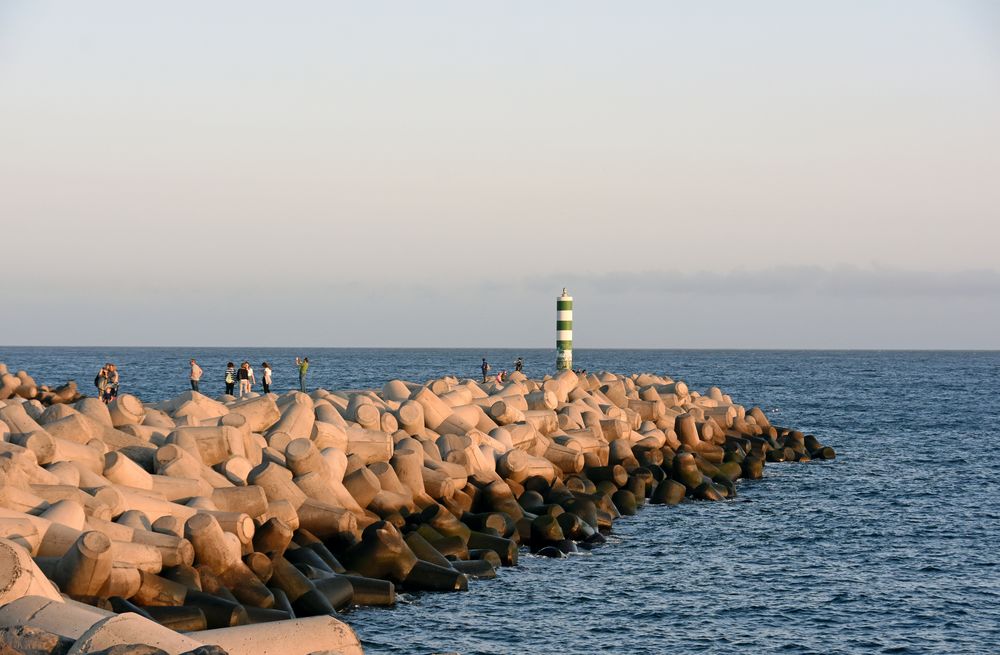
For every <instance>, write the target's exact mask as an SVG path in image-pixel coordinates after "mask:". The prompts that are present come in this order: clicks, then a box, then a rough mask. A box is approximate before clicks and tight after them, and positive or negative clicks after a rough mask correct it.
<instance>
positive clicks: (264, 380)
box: [260, 362, 271, 393]
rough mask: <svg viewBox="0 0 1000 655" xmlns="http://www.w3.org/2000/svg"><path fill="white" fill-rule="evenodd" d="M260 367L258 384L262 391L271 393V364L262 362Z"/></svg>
mask: <svg viewBox="0 0 1000 655" xmlns="http://www.w3.org/2000/svg"><path fill="white" fill-rule="evenodd" d="M260 368H261V370H262V371H263V372H262V373H261V374H260V384H261V386H263V388H264V393H271V365H270V364H268V363H267V362H264V363H263V364H261V365H260Z"/></svg>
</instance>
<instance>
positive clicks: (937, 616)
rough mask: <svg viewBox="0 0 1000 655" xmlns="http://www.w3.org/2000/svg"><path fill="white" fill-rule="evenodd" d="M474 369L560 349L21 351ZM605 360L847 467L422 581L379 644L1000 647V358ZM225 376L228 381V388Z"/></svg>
mask: <svg viewBox="0 0 1000 655" xmlns="http://www.w3.org/2000/svg"><path fill="white" fill-rule="evenodd" d="M297 354H303V355H308V356H309V357H310V360H311V361H312V363H313V365H312V368H311V369H310V374H309V384H310V386H326V387H328V388H361V387H370V386H380V385H381V384H382V383H383V382H385V381H386V380H388V379H390V378H393V377H401V378H405V379H412V380H426V379H428V378H431V377H435V376H439V375H443V374H455V375H460V376H470V377H471V376H474V375H476V373H477V372H478V365H479V361H480V357H481V356H483V355H486V356H487V357H489V358H490V361H491V362H492V363H493V365H494V367H495V368H500V367H508V368H509V367H512V362H513V360H514V358H515V357H516V356H518V355H523V356H525V360H526V363H527V372H528V373H529V374H539V375H540V374H542V373H544V372H547V371H549V370H551V368H552V365H553V362H554V352H553V351H551V350H528V351H513V350H504V351H501V350H490V351H483V350H458V349H454V350H413V349H376V350H370V349H330V350H311V351H308V352H306V351H302V352H297V351H292V350H287V349H238V348H233V349H224V350H222V349H206V348H200V349H175V348H127V349H89V348H5V347H0V361H3V362H6V363H7V364H8V366H10V367H11V368H12V369H17V368H24V369H27V370H29V371H30V372H31V373H32V374H33V375H35V377H36V379H37V380H38V381H39V382H44V383H48V384H60V383H62V382H64V381H65V380H66V379H67V378H70V377H72V378H75V379H77V380H78V381H79V382H80V384H81V387H82V388H83V389H84V390H85V391H86V390H87V389H88V388H89V385H90V383H91V381H92V379H93V376H94V374H95V372H96V369H97V368H99V366H100V364H101V363H102V362H104V361H112V362H115V363H117V364H118V365H119V368H120V370H121V372H122V388H123V390H124V391H128V392H131V393H136V394H137V395H139V396H140V397H142V398H144V399H148V400H156V399H160V398H162V397H165V396H167V395H171V394H175V393H177V392H180V391H182V390H184V389H185V388H186V387H187V381H186V371H187V368H186V367H187V360H188V358H189V357H191V356H195V357H197V358H198V359H199V361H200V362H201V363H202V365H203V366H204V368H205V371H206V378H205V382H203V388H204V389H207V390H209V391H213V392H221V391H222V371H223V369H224V366H225V362H226V360H227V358H231V359H233V360H234V361H237V362H238V361H241V360H243V359H249V360H250V361H252V362H253V363H254V364H255V365H257V364H259V363H260V362H261V361H262V360H264V359H268V360H269V361H271V362H272V363H273V364H274V370H275V387H276V389H277V390H278V391H281V390H284V389H287V388H289V387H292V386H295V385H296V384H297V377H296V373H295V369H294V361H293V359H294V356H295V355H297ZM575 356H576V365H577V366H578V367H581V368H586V369H588V370H600V369H607V370H613V371H619V372H638V371H654V372H662V373H667V374H670V375H672V376H674V377H675V378H680V379H684V380H686V381H687V382H688V384H689V385H691V387H692V388H696V389H704V388H705V387H707V386H709V385H713V384H715V385H719V386H721V387H722V388H723V390H724V391H726V392H727V393H731V394H732V396H733V398H734V400H736V401H737V402H741V403H743V404H746V405H747V406H750V405H753V404H759V405H760V406H761V407H762V408H763V409H765V411H767V412H768V414H769V416H770V417H771V419H772V421H773V422H775V423H777V424H780V425H787V426H793V427H797V428H800V429H802V430H804V431H807V432H812V433H814V434H816V435H817V436H818V437H819V438H820V440H821V441H823V442H824V443H826V444H829V445H832V446H834V447H835V448H836V449H837V452H838V458H837V459H836V460H835V461H832V462H812V463H808V464H768V465H767V467H766V469H765V476H764V479H763V480H759V481H754V482H741V483H740V484H739V487H738V489H739V497H738V498H737V499H735V500H732V501H725V502H720V503H698V502H686V503H683V504H682V505H680V506H678V507H649V506H647V507H646V508H645V509H644V510H643V511H641V512H640V513H639V515H638V516H635V517H629V518H625V519H622V520H621V521H619V522H617V523H616V524H615V530H614V533H613V535H612V537H611V539H610V540H609V543H608V545H606V546H604V547H602V548H599V549H597V550H594V551H591V552H589V553H586V554H581V555H574V556H571V557H570V558H568V559H566V560H549V559H543V558H535V557H532V556H529V555H527V554H522V559H521V563H520V565H519V566H518V567H516V568H512V569H503V570H501V572H500V575H499V577H498V578H497V579H495V580H488V581H473V582H472V583H471V584H470V591H469V592H468V593H461V594H415V595H409V594H406V595H403V596H402V597H401V602H400V603H399V605H398V606H397V607H395V608H393V609H357V610H354V611H352V612H349V613H348V614H346V615H345V616H344V619H345V620H346V621H347V622H348V623H350V624H351V625H352V626H353V627H354V629H355V630H356V631H357V633H358V635H359V636H360V637H361V639H362V640H363V642H364V644H365V648H366V652H368V653H432V652H442V651H454V652H460V653H465V654H469V655H471V654H474V653H591V652H607V653H637V654H638V653H649V654H659V653H733V652H738V653H781V654H798V653H1000V484H998V481H997V476H998V468H997V465H996V463H995V462H994V457H995V454H996V452H997V444H996V442H997V441H998V425H1000V394H998V392H1000V384H998V373H1000V353H996V352H895V351H892V352H874V351H872V352H868V351H853V352H835V351H806V352H798V351H691V350H680V351H671V350H591V351H586V350H579V351H577V352H576V353H575ZM214 387H217V388H214Z"/></svg>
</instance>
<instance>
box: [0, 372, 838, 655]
mask: <svg viewBox="0 0 1000 655" xmlns="http://www.w3.org/2000/svg"><path fill="white" fill-rule="evenodd" d="M0 383H2V386H0V641H2V642H3V644H5V646H0V647H6V648H7V650H6V651H4V652H29V651H30V652H32V653H43V652H44V653H91V652H149V653H161V652H162V653H171V654H180V653H193V652H198V653H204V654H206V655H208V654H209V653H220V652H229V653H233V654H236V653H250V652H253V653H260V654H273V655H299V654H301V655H305V654H307V653H320V652H328V653H360V652H361V646H360V643H359V641H358V639H357V637H356V635H355V634H354V632H353V631H352V630H351V629H350V628H349V627H348V626H347V625H345V624H344V623H343V622H342V621H340V620H338V619H337V618H336V615H337V613H338V612H340V611H342V610H344V609H347V608H349V607H352V606H357V605H392V604H393V603H394V602H395V595H396V592H397V590H406V591H430V592H440V591H463V590H466V589H468V581H469V579H470V578H491V577H494V576H495V575H497V570H498V569H500V568H501V567H504V566H512V565H516V564H517V560H518V555H519V552H521V549H522V548H527V549H529V550H530V552H532V553H537V554H538V555H545V556H551V557H562V556H563V555H564V554H566V553H569V552H573V551H575V550H577V549H578V548H592V547H594V546H595V545H598V544H600V543H602V542H603V540H604V535H605V534H607V533H608V532H609V531H610V530H611V529H612V525H613V523H614V521H615V520H616V519H617V518H619V517H620V516H622V515H629V514H634V513H635V512H636V511H638V509H639V508H641V506H642V505H643V504H644V503H647V502H649V503H658V504H667V505H673V504H677V503H680V502H684V501H688V500H690V501H719V500H723V499H727V498H733V497H734V496H735V495H736V493H737V489H738V486H737V481H738V480H739V479H741V478H748V479H753V478H759V477H760V476H761V475H762V472H763V468H764V465H765V463H767V462H782V461H796V462H805V461H808V460H810V459H832V458H833V457H835V453H834V451H833V449H832V448H830V447H828V446H824V445H822V444H821V443H820V442H819V441H818V440H817V439H816V438H815V437H814V436H812V435H805V434H802V433H801V432H798V431H795V430H791V429H787V428H782V427H778V426H775V425H772V424H771V423H770V421H769V420H768V418H767V417H766V416H765V414H764V412H763V411H761V410H760V408H758V407H752V408H750V409H747V408H745V407H743V406H741V405H738V404H736V403H734V402H733V400H732V399H731V398H730V397H729V396H728V395H726V394H724V393H723V392H722V391H721V390H720V389H718V388H717V387H712V388H710V389H708V390H707V391H706V392H705V393H704V394H700V393H698V392H695V391H691V390H689V389H688V387H687V385H686V384H685V383H684V382H682V381H675V380H672V379H670V378H668V377H664V376H659V375H651V374H640V375H629V376H623V375H616V374H612V373H596V374H578V373H574V372H570V371H565V372H562V373H559V374H558V375H555V376H546V377H545V378H544V379H538V380H533V379H529V378H527V377H525V376H524V375H522V374H521V373H514V374H512V375H511V376H510V378H509V379H508V380H505V381H504V382H503V383H496V382H490V383H485V384H484V383H479V382H477V381H474V380H468V379H465V380H460V379H457V378H441V379H435V380H430V381H427V382H426V383H414V382H406V381H402V380H392V381H390V382H387V383H386V384H385V385H384V386H383V387H382V388H381V389H378V390H363V391H327V390H324V389H317V390H316V391H314V392H312V393H309V394H305V393H300V392H297V391H291V392H288V393H285V394H283V395H275V394H268V395H257V394H251V395H250V397H248V398H244V399H240V400H237V399H235V398H233V397H230V396H223V397H219V398H209V397H207V396H204V395H201V394H199V393H197V392H186V393H183V394H181V395H180V396H177V397H175V398H171V399H169V400H164V401H160V402H142V401H140V400H139V399H138V398H136V397H134V396H131V395H128V394H124V395H121V396H119V397H118V398H117V399H115V400H114V401H113V402H112V403H111V404H110V405H104V404H103V403H101V402H100V401H98V400H97V399H94V398H79V394H78V392H77V391H76V389H75V385H72V386H70V385H65V386H64V387H60V388H59V389H55V390H50V389H47V388H45V387H41V386H39V385H37V384H35V383H34V380H32V379H31V377H30V376H29V375H27V374H26V373H24V372H23V371H21V372H18V373H17V374H10V373H9V372H8V371H7V369H6V367H4V366H3V365H2V364H0ZM25 644H27V645H25ZM137 644H142V645H144V646H145V647H146V650H143V651H138V650H135V651H130V650H128V649H129V648H131V647H133V646H135V645H137ZM18 649H20V650H18Z"/></svg>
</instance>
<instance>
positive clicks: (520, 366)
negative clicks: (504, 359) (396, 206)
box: [514, 357, 524, 373]
mask: <svg viewBox="0 0 1000 655" xmlns="http://www.w3.org/2000/svg"><path fill="white" fill-rule="evenodd" d="M523 370H524V357H518V358H517V360H515V361H514V372H515V373H520V372H521V371H523Z"/></svg>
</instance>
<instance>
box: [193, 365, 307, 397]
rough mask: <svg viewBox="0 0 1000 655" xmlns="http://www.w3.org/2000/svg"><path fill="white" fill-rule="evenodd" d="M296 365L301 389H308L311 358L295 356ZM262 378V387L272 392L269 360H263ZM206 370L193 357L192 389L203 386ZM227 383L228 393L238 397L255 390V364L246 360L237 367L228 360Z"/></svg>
mask: <svg viewBox="0 0 1000 655" xmlns="http://www.w3.org/2000/svg"><path fill="white" fill-rule="evenodd" d="M295 366H296V367H297V368H298V370H299V389H300V390H301V391H303V392H304V391H305V390H306V373H307V372H308V371H309V358H308V357H306V358H304V359H300V358H298V357H296V358H295ZM260 367H261V378H260V384H261V389H262V390H263V392H264V393H271V381H272V378H273V371H272V370H271V365H270V364H268V363H267V362H263V363H262V364H261V365H260ZM203 373H204V371H203V370H202V368H201V366H199V365H198V361H197V360H195V359H193V358H192V359H191V390H192V391H200V389H199V387H200V386H201V376H202V375H203ZM224 380H225V383H226V394H227V395H230V396H237V397H238V398H243V397H244V396H246V395H247V394H249V393H250V392H251V391H252V390H253V385H254V384H256V383H257V376H256V374H254V370H253V366H251V365H250V362H248V361H246V360H244V361H243V363H242V364H240V367H239V368H236V364H234V363H233V362H228V363H227V364H226V373H225V378H224Z"/></svg>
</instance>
